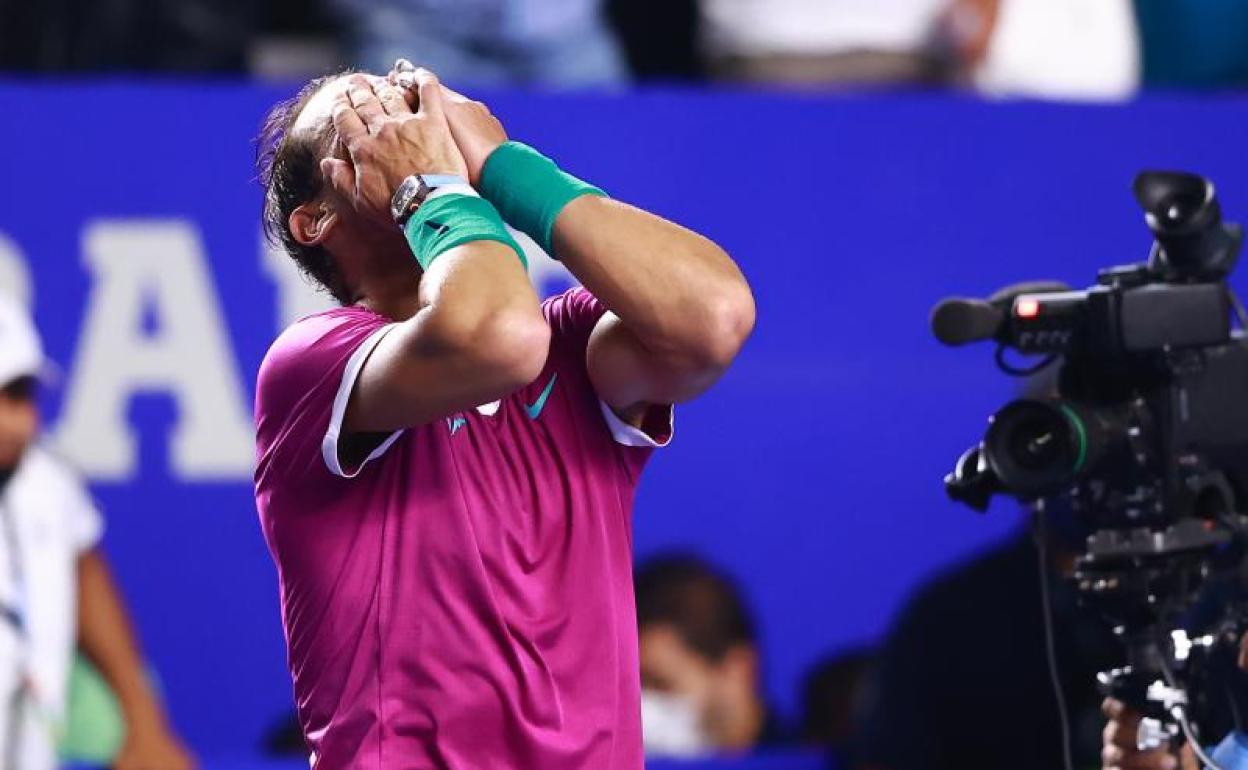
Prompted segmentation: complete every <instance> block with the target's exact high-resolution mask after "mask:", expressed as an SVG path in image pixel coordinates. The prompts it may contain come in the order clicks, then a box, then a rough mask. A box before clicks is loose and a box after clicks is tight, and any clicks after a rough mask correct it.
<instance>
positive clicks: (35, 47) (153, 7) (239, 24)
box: [0, 0, 256, 72]
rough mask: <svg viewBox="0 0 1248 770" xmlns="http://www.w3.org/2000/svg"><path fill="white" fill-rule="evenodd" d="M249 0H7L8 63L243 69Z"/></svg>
mask: <svg viewBox="0 0 1248 770" xmlns="http://www.w3.org/2000/svg"><path fill="white" fill-rule="evenodd" d="M255 8H256V5H255V4H253V3H250V2H247V0H177V1H176V2H172V1H165V0H47V1H46V2H30V0H0V69H5V70H29V71H44V72H48V71H55V72H61V71H98V70H124V71H178V72H242V71H243V70H244V69H245V67H246V62H247V48H248V46H249V45H250V43H251V40H252V36H253V32H254V30H255V10H254V9H255Z"/></svg>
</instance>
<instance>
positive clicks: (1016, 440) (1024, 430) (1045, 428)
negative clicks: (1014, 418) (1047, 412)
mask: <svg viewBox="0 0 1248 770" xmlns="http://www.w3.org/2000/svg"><path fill="white" fill-rule="evenodd" d="M1055 428H1057V429H1055ZM1064 438H1065V437H1064V436H1062V435H1060V426H1054V425H1053V424H1052V423H1051V422H1050V421H1049V420H1046V419H1037V418H1036V417H1034V416H1029V417H1026V418H1023V419H1022V420H1021V421H1020V422H1019V424H1018V425H1017V426H1016V427H1015V428H1014V432H1013V433H1011V434H1010V436H1009V437H1008V442H1009V447H1010V448H1009V451H1010V456H1012V457H1013V458H1014V461H1015V462H1017V463H1018V465H1019V467H1021V468H1025V469H1027V470H1029V471H1039V470H1044V469H1046V468H1052V467H1053V466H1054V465H1057V464H1060V463H1061V461H1062V441H1063V439H1064Z"/></svg>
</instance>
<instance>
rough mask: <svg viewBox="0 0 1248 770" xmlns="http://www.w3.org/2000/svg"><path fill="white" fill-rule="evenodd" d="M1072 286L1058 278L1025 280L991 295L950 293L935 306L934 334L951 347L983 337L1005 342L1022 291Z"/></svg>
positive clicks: (1029, 292)
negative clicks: (979, 297) (1015, 304)
mask: <svg viewBox="0 0 1248 770" xmlns="http://www.w3.org/2000/svg"><path fill="white" fill-rule="evenodd" d="M1069 290H1070V287H1069V286H1067V285H1066V284H1064V283H1060V282H1058V281H1024V282H1022V283H1013V284H1010V285H1009V286H1006V287H1005V288H1003V289H998V290H997V291H995V292H993V294H992V296H991V297H989V298H988V299H969V298H966V297H947V298H945V299H942V300H941V301H940V302H939V303H938V304H937V305H936V307H935V308H933V309H932V334H934V335H936V339H938V340H940V341H941V342H943V343H945V344H946V345H949V346H951V347H956V346H958V345H966V344H968V343H971V342H979V341H980V340H992V339H995V340H997V341H998V342H1004V341H1006V339H1007V338H1008V335H1009V314H1010V312H1011V311H1012V310H1013V307H1014V300H1015V299H1016V298H1017V297H1018V296H1019V295H1022V294H1050V293H1054V292H1063V291H1069Z"/></svg>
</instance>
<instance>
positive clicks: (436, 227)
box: [425, 219, 449, 235]
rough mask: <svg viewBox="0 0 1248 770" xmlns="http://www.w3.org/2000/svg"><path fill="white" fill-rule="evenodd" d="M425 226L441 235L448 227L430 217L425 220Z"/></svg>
mask: <svg viewBox="0 0 1248 770" xmlns="http://www.w3.org/2000/svg"><path fill="white" fill-rule="evenodd" d="M425 227H428V228H431V229H433V230H434V231H435V232H437V234H438V235H441V234H442V233H444V232H446V231H447V230H448V229H449V228H447V226H446V225H444V224H442V223H441V222H434V221H433V220H432V219H430V220H428V221H426V222H425Z"/></svg>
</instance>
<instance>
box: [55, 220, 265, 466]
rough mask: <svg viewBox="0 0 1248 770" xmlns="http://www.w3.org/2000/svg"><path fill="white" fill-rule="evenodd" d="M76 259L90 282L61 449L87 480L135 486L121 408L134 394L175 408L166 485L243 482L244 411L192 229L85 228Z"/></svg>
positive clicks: (248, 457)
mask: <svg viewBox="0 0 1248 770" xmlns="http://www.w3.org/2000/svg"><path fill="white" fill-rule="evenodd" d="M83 259H84V261H85V263H86V265H87V268H88V270H89V271H90V272H91V274H92V279H93V281H92V288H91V294H90V296H89V297H88V300H87V311H86V314H85V317H84V319H83V327H82V332H81V334H80V335H79V339H78V350H77V354H76V356H75V360H74V365H73V368H72V376H71V377H70V379H69V382H68V387H67V389H66V390H67V392H66V395H65V405H64V410H63V412H62V416H61V421H60V424H59V425H58V426H57V431H56V441H57V444H58V445H59V447H60V448H61V449H62V451H64V452H65V453H66V454H67V455H68V456H69V457H70V459H72V460H73V461H74V462H76V463H77V464H78V466H79V467H80V468H81V469H82V470H83V471H84V472H85V473H87V474H88V475H90V476H92V477H93V478H97V479H108V480H118V481H121V480H127V479H131V478H133V477H134V476H135V475H136V474H137V473H138V470H139V469H138V460H139V458H138V453H137V438H136V436H135V435H134V431H133V430H132V429H131V427H130V426H129V425H128V424H127V422H126V416H127V415H126V413H127V409H128V407H129V405H130V401H131V398H132V397H133V396H134V395H135V394H137V393H144V392H147V393H150V392H162V393H167V394H169V395H170V396H171V397H172V398H173V400H174V402H175V404H176V406H177V421H176V423H175V425H174V427H173V431H172V435H171V436H170V441H169V447H170V458H169V462H170V470H171V472H172V474H173V476H174V477H175V478H178V479H181V480H185V481H193V480H208V479H241V478H247V477H249V476H250V475H251V468H252V462H253V460H252V457H253V451H254V450H253V444H252V429H251V417H250V409H248V408H247V399H246V397H245V393H246V391H245V390H244V389H243V387H242V384H241V380H240V378H239V372H238V367H237V364H236V362H235V360H234V356H233V353H232V350H231V347H230V345H229V340H228V337H227V334H226V325H225V321H224V319H223V318H222V315H221V309H220V307H219V305H218V302H217V298H216V294H215V292H214V291H213V290H212V286H213V284H212V280H211V277H210V275H209V272H208V270H207V267H206V265H205V258H204V252H203V249H202V247H201V242H200V238H199V234H198V232H197V231H196V228H195V226H194V225H193V224H192V223H191V222H188V221H184V220H177V219H171V220H147V221H134V220H100V221H96V222H93V223H89V224H88V226H87V228H86V231H85V232H84V235H83ZM145 318H148V319H150V320H151V323H150V327H151V328H145V322H144V319H145Z"/></svg>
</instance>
